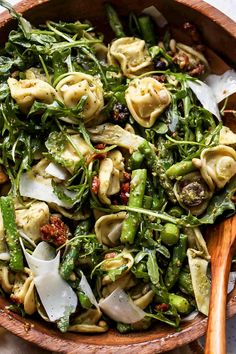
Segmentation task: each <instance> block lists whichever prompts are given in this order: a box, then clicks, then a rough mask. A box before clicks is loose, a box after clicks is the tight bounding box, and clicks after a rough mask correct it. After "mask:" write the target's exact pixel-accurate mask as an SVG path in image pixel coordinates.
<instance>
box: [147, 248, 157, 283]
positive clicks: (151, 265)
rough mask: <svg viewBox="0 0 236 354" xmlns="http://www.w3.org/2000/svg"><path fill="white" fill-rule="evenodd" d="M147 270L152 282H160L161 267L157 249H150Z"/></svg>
mask: <svg viewBox="0 0 236 354" xmlns="http://www.w3.org/2000/svg"><path fill="white" fill-rule="evenodd" d="M147 270H148V275H149V277H150V280H151V282H152V284H154V285H157V284H158V283H159V268H158V265H157V260H156V252H155V251H148V260H147Z"/></svg>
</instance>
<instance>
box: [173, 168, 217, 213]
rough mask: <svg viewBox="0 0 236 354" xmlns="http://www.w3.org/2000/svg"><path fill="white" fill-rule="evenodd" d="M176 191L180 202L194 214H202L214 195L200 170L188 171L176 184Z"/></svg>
mask: <svg viewBox="0 0 236 354" xmlns="http://www.w3.org/2000/svg"><path fill="white" fill-rule="evenodd" d="M174 193H175V196H176V199H177V200H178V202H179V204H180V205H181V206H182V207H183V208H184V209H187V210H188V211H190V212H191V214H193V215H196V216H198V215H201V214H202V213H203V212H204V211H205V210H206V208H207V206H208V204H209V201H210V199H211V197H212V195H213V193H212V191H211V190H210V188H209V186H208V184H207V183H206V182H205V180H204V179H203V177H202V175H201V173H200V172H199V171H195V172H191V173H188V174H187V175H185V176H183V177H182V178H181V179H179V180H178V181H177V182H176V183H175V185H174Z"/></svg>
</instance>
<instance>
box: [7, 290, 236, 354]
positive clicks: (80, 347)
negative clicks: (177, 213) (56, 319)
mask: <svg viewBox="0 0 236 354" xmlns="http://www.w3.org/2000/svg"><path fill="white" fill-rule="evenodd" d="M235 289H236V287H235ZM234 293H235V291H234ZM227 310H228V311H227V312H228V313H227V318H230V317H233V316H234V315H235V314H236V295H235V296H233V297H232V298H231V299H230V301H229V302H228V305H227ZM9 318H10V319H11V320H10V321H9ZM27 324H28V322H27V320H25V319H23V318H22V319H21V320H19V319H18V318H17V316H16V315H15V314H14V313H10V312H9V311H7V310H1V311H0V325H1V326H2V327H4V328H6V329H7V330H9V331H11V332H12V333H14V334H15V335H17V336H18V337H21V338H23V339H25V340H27V341H28V342H31V343H34V344H36V345H39V346H40V347H42V348H45V349H47V350H52V351H54V352H55V351H57V352H60V353H64V354H77V353H79V352H82V353H83V354H108V353H109V354H115V353H117V350H120V351H122V354H135V353H137V351H140V350H142V351H143V354H152V353H153V354H154V353H158V350H160V349H161V351H162V352H166V351H168V350H172V349H175V348H178V347H179V346H181V345H182V341H183V337H184V342H185V344H188V343H190V342H192V341H194V340H196V339H198V338H199V337H201V336H202V335H204V333H205V332H206V328H207V318H203V319H202V320H201V321H200V322H196V323H195V324H194V325H193V326H192V327H191V328H186V329H183V330H182V331H180V332H176V333H173V334H171V335H170V336H169V338H171V337H172V338H174V339H175V341H172V343H171V345H170V343H169V342H168V343H166V341H165V339H163V341H162V339H160V338H158V339H154V340H150V341H143V342H140V343H136V344H135V343H132V344H128V345H116V346H113V345H95V344H88V345H86V344H85V343H81V344H80V343H77V342H73V340H68V339H63V338H61V337H52V336H51V335H48V334H47V333H43V332H40V339H38V336H37V335H36V334H37V333H38V332H39V331H38V329H35V328H34V327H31V329H30V330H29V331H28V332H27V330H26V328H27ZM195 327H196V328H195ZM196 329H197V330H196ZM194 330H196V331H194ZM26 332H27V333H28V335H29V336H28V338H27V339H26V337H25V333H26ZM34 332H35V333H34ZM192 333H195V334H194V336H193V335H192ZM55 345H56V347H57V348H60V349H56V348H55Z"/></svg>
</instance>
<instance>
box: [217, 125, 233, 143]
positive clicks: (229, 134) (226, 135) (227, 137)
mask: <svg viewBox="0 0 236 354" xmlns="http://www.w3.org/2000/svg"><path fill="white" fill-rule="evenodd" d="M219 144H222V145H236V134H235V133H234V132H233V131H232V130H231V129H230V128H229V127H226V126H224V125H223V127H222V128H221V130H220V136H219Z"/></svg>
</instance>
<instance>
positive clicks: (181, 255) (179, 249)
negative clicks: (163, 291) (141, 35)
mask: <svg viewBox="0 0 236 354" xmlns="http://www.w3.org/2000/svg"><path fill="white" fill-rule="evenodd" d="M186 251H187V236H186V235H183V234H181V235H180V238H179V243H178V245H177V246H175V247H174V249H173V256H172V259H171V261H170V263H169V265H168V268H167V271H166V274H165V285H166V287H167V289H168V290H169V289H171V288H172V287H173V286H174V285H175V283H176V282H177V280H178V277H179V273H180V269H181V267H182V264H183V261H184V259H185V257H186Z"/></svg>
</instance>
